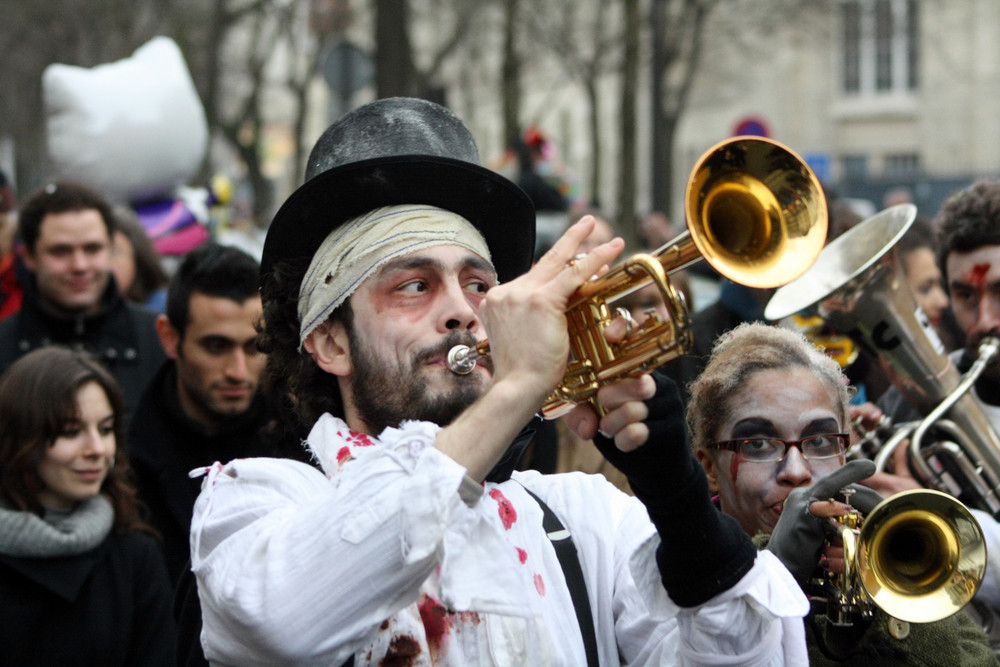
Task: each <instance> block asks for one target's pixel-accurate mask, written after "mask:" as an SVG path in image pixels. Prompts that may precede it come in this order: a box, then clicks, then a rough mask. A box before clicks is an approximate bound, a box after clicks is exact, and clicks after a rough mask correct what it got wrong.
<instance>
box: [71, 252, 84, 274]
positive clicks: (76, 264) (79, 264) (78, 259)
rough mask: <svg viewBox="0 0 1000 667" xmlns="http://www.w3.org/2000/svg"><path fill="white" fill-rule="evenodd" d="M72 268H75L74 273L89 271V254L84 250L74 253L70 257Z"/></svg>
mask: <svg viewBox="0 0 1000 667" xmlns="http://www.w3.org/2000/svg"><path fill="white" fill-rule="evenodd" d="M70 266H72V267H73V270H74V271H84V270H86V269H87V266H88V261H87V253H85V252H84V251H83V250H77V251H75V252H73V254H72V255H71V256H70Z"/></svg>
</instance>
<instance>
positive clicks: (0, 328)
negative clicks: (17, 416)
mask: <svg viewBox="0 0 1000 667" xmlns="http://www.w3.org/2000/svg"><path fill="white" fill-rule="evenodd" d="M18 234H19V236H20V239H21V240H22V241H23V243H24V264H25V266H26V267H27V269H28V271H29V272H30V275H29V276H28V280H27V281H26V283H25V285H24V296H23V300H22V304H21V309H20V310H19V311H18V312H16V313H14V314H13V315H11V316H10V317H8V318H6V319H5V320H3V321H2V322H0V372H3V371H4V370H6V369H7V367H8V366H10V365H11V364H12V363H13V362H14V361H15V360H16V359H18V358H19V357H20V356H21V355H23V354H25V353H26V352H29V351H31V350H33V349H35V348H38V347H44V346H46V345H51V344H60V345H66V346H67V347H71V348H74V349H85V350H88V351H90V352H92V353H94V354H95V355H96V356H97V357H98V359H100V361H101V362H102V363H103V364H104V365H105V366H106V367H107V368H108V370H110V371H111V374H112V375H114V377H115V380H117V381H118V384H119V385H121V389H122V394H123V395H124V397H125V413H126V415H125V421H126V423H127V422H128V419H129V416H130V414H131V412H132V411H133V410H134V408H135V400H136V398H137V397H138V396H139V394H140V393H141V392H142V390H143V388H144V387H145V386H146V383H147V382H149V379H150V378H151V377H152V376H153V373H155V372H156V369H157V368H158V367H159V365H160V364H161V363H162V362H163V360H164V356H163V350H162V349H161V348H160V346H159V345H157V344H156V337H155V335H154V328H155V321H156V313H154V312H152V311H149V310H146V309H145V308H141V307H139V306H136V305H133V304H129V303H127V302H125V301H124V300H123V299H122V298H121V296H120V295H119V293H118V286H117V285H116V284H115V280H114V277H113V276H112V275H111V238H112V235H113V234H114V217H113V215H112V213H111V208H110V207H109V205H108V203H107V202H106V201H105V200H104V199H103V198H102V197H101V196H100V195H99V194H97V193H95V192H92V191H91V190H89V189H87V188H84V187H82V186H79V185H75V184H72V183H55V184H50V185H47V186H45V187H44V188H42V189H41V190H39V191H38V192H36V193H35V194H33V195H32V196H31V197H29V198H28V200H27V201H25V202H24V204H23V206H22V207H21V211H20V214H19V216H18Z"/></svg>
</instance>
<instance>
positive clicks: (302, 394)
mask: <svg viewBox="0 0 1000 667" xmlns="http://www.w3.org/2000/svg"><path fill="white" fill-rule="evenodd" d="M310 259H311V258H308V257H307V258H305V259H304V260H301V261H299V262H297V263H291V262H288V261H281V262H276V263H275V264H274V268H273V270H272V271H271V272H270V273H269V274H267V275H265V276H264V277H263V279H262V281H261V298H262V301H263V305H264V317H263V324H262V325H259V326H258V333H259V336H258V345H259V347H260V350H261V351H262V352H264V353H265V354H266V355H267V365H266V366H265V367H264V390H265V392H266V394H267V395H268V397H269V400H271V401H272V403H273V404H274V408H275V409H276V410H278V414H279V415H280V416H281V422H282V423H283V424H285V425H286V430H288V429H292V430H293V432H294V435H296V436H297V437H299V438H300V439H301V438H303V437H304V436H305V435H306V434H308V431H309V429H310V428H311V427H312V425H313V424H314V423H316V420H318V419H319V418H320V416H321V415H322V414H323V413H324V412H329V413H330V414H332V415H335V416H337V417H343V416H344V403H343V399H342V397H341V395H340V386H339V385H338V384H337V377H336V376H334V375H331V374H330V373H327V372H326V371H324V370H322V369H321V368H320V367H319V366H317V365H316V362H315V361H314V360H313V358H312V356H311V355H310V354H309V353H308V352H306V351H305V350H299V314H298V301H299V286H300V284H301V283H302V277H303V276H304V275H305V272H306V269H307V268H308V263H309V261H310ZM350 303H351V302H350V299H348V300H347V301H345V302H344V304H343V305H342V306H340V307H339V308H337V309H336V310H335V311H334V312H333V313H332V314H331V315H330V317H329V319H328V321H339V322H341V323H342V324H343V325H344V326H345V327H346V328H347V330H348V333H352V332H353V323H354V312H353V311H352V310H351V305H350ZM289 435H292V434H289Z"/></svg>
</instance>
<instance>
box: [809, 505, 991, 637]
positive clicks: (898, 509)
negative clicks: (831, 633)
mask: <svg viewBox="0 0 1000 667" xmlns="http://www.w3.org/2000/svg"><path fill="white" fill-rule="evenodd" d="M840 519H841V521H840V523H841V537H842V538H843V541H844V566H845V567H844V572H843V574H842V575H839V576H838V577H837V583H836V584H835V588H834V590H833V592H832V594H831V595H829V597H828V609H827V617H828V619H829V620H830V622H831V623H833V624H834V625H837V626H847V625H851V624H852V622H853V620H854V619H855V618H866V617H870V616H871V605H873V604H874V605H875V606H877V607H879V608H880V609H882V611H884V612H885V613H886V614H888V615H890V616H892V617H893V618H896V619H899V620H901V621H906V622H908V623H930V622H933V621H939V620H941V619H944V618H947V617H949V616H951V615H952V614H954V613H956V612H957V611H959V610H960V609H961V608H962V607H964V606H965V605H966V604H967V603H968V602H969V601H970V600H971V599H972V597H973V596H974V595H975V594H976V591H977V590H978V589H979V585H980V584H981V583H982V580H983V576H984V574H985V572H986V546H985V544H986V543H985V538H984V536H983V530H982V528H981V527H980V525H979V523H978V522H977V521H976V518H975V517H974V516H973V515H972V512H970V511H969V510H968V508H966V507H965V505H963V504H962V503H961V502H959V501H958V500H956V499H955V498H953V497H952V496H950V495H948V494H946V493H942V492H940V491H931V490H925V489H917V490H913V491H904V492H902V493H898V494H896V495H894V496H892V497H891V498H888V499H886V500H883V501H882V502H881V503H879V504H878V505H877V506H876V507H875V509H873V510H872V511H871V513H870V514H869V515H868V516H867V517H866V518H864V519H863V520H862V519H861V518H860V515H858V514H857V513H856V512H853V513H851V514H848V515H847V516H846V517H840ZM859 524H860V530H858V525H859Z"/></svg>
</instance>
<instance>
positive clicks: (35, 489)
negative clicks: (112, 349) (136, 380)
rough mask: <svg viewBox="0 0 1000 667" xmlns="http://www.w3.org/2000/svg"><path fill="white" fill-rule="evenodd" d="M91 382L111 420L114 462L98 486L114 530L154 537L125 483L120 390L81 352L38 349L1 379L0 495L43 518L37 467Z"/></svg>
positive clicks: (126, 470) (72, 416)
mask: <svg viewBox="0 0 1000 667" xmlns="http://www.w3.org/2000/svg"><path fill="white" fill-rule="evenodd" d="M91 382H96V383H97V384H98V385H100V387H101V388H102V389H103V390H104V393H105V395H106V396H107V398H108V403H110V404H111V409H112V411H113V412H114V416H115V421H114V434H115V443H116V451H115V463H114V466H113V467H112V468H111V469H110V470H109V471H108V475H107V477H106V478H105V479H104V483H103V484H102V485H101V493H102V494H104V495H105V496H107V498H108V500H110V501H111V506H112V507H113V508H114V511H115V522H114V529H115V530H116V531H124V530H143V531H145V532H148V533H151V534H153V535H156V534H157V533H156V531H155V530H154V529H153V528H152V527H150V526H149V525H147V524H146V523H145V522H144V521H143V520H142V518H141V510H140V504H139V501H138V500H137V498H136V491H135V488H134V487H133V486H132V484H131V482H130V480H129V475H130V474H131V469H130V468H129V465H128V459H127V457H126V455H125V452H124V451H123V448H122V445H123V443H124V442H125V438H124V433H123V424H122V416H123V415H124V414H125V412H124V408H123V404H122V394H121V390H120V389H119V388H118V383H117V382H116V381H115V379H114V377H112V375H111V373H109V372H108V371H107V370H106V369H105V368H104V367H103V366H102V365H101V364H100V362H98V361H97V359H95V358H94V357H93V356H91V355H90V354H88V353H86V352H79V351H76V350H70V349H68V348H64V347H59V346H55V345H53V346H49V347H43V348H40V349H37V350H33V351H32V352H29V353H28V354H26V355H24V356H23V357H21V358H20V359H18V360H17V361H15V362H14V363H13V364H11V366H10V368H8V369H7V371H6V372H5V373H4V374H3V376H2V377H0V424H3V428H0V494H2V496H3V499H4V501H5V502H6V503H7V504H8V505H10V506H11V507H12V508H15V509H18V510H21V511H25V512H34V513H35V514H38V515H39V516H41V515H42V514H43V512H44V510H43V508H42V504H41V503H40V502H39V500H38V494H39V493H41V491H42V490H43V489H44V483H43V482H42V479H41V477H40V476H39V475H38V466H39V464H41V462H42V460H43V459H44V458H45V452H46V450H47V449H48V448H49V447H50V446H51V445H52V444H53V443H54V442H55V441H56V438H58V437H59V434H60V433H62V432H63V430H64V429H65V425H66V422H67V421H70V420H73V419H76V418H77V415H78V412H77V411H78V406H77V402H76V400H77V399H76V395H77V392H78V391H79V390H80V388H81V387H83V386H84V385H87V384H89V383H91Z"/></svg>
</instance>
